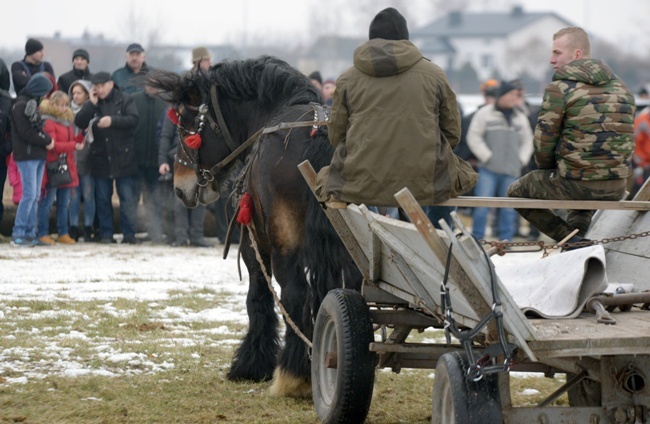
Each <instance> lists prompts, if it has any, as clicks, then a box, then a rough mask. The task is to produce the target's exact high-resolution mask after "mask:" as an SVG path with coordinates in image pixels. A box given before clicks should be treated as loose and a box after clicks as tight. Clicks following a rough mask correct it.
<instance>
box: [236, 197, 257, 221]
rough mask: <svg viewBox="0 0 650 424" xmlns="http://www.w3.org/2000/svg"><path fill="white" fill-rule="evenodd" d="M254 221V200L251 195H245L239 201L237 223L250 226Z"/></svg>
mask: <svg viewBox="0 0 650 424" xmlns="http://www.w3.org/2000/svg"><path fill="white" fill-rule="evenodd" d="M251 219H253V198H252V197H251V195H250V194H249V193H244V195H243V196H242V197H241V200H240V201H239V213H238V214H237V222H239V223H240V224H242V225H248V224H249V223H250V222H251Z"/></svg>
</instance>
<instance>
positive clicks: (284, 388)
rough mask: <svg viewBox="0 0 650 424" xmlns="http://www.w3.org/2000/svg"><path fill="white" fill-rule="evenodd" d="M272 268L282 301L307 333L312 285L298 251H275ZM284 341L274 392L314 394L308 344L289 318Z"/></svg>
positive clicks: (282, 394)
mask: <svg viewBox="0 0 650 424" xmlns="http://www.w3.org/2000/svg"><path fill="white" fill-rule="evenodd" d="M273 271H274V275H275V278H276V280H277V281H278V283H279V284H280V286H281V288H282V295H281V298H280V300H281V302H282V306H283V307H284V309H285V310H286V311H287V312H288V313H289V316H290V317H291V319H292V320H293V322H294V323H295V324H296V325H297V326H298V328H299V329H300V331H301V332H303V333H306V334H305V336H306V337H308V338H311V332H310V331H306V330H305V325H304V322H303V319H304V307H305V304H306V303H307V302H306V301H305V300H306V299H307V297H308V296H309V293H308V291H309V286H308V284H307V281H306V279H305V275H304V271H303V270H302V269H301V266H300V261H299V260H298V254H297V252H291V253H285V254H274V255H273ZM285 324H286V332H285V345H284V348H283V349H282V350H281V351H280V356H279V358H278V366H277V368H276V370H275V373H274V374H273V384H272V385H271V389H270V392H271V394H272V395H274V396H291V397H309V396H311V365H310V362H309V357H308V355H307V344H306V343H305V342H304V341H303V340H302V339H301V338H300V337H299V336H298V335H297V334H296V333H295V331H294V330H293V328H291V326H290V325H289V323H288V322H286V318H285Z"/></svg>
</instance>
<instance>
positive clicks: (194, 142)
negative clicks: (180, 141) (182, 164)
mask: <svg viewBox="0 0 650 424" xmlns="http://www.w3.org/2000/svg"><path fill="white" fill-rule="evenodd" d="M202 142H203V140H201V134H192V135H190V136H189V137H187V138H186V139H185V144H186V145H187V147H189V148H190V149H195V150H196V149H198V148H199V147H201V143H202Z"/></svg>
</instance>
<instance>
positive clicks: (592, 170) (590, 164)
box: [508, 27, 636, 250]
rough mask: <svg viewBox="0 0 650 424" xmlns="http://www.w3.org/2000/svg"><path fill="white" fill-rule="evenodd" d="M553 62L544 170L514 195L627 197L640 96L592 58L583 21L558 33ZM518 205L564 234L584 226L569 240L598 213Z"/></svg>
mask: <svg viewBox="0 0 650 424" xmlns="http://www.w3.org/2000/svg"><path fill="white" fill-rule="evenodd" d="M550 64H551V65H552V66H553V70H554V71H555V74H554V75H553V81H552V82H551V83H550V84H549V85H548V86H547V87H546V90H545V92H544V98H543V100H542V108H541V111H540V113H539V119H538V121H537V126H536V127H535V139H534V147H535V162H536V163H537V167H538V168H539V169H538V170H536V171H532V172H529V173H528V174H526V175H524V176H523V177H521V178H520V179H519V180H517V181H516V182H515V183H514V184H512V185H511V186H510V189H509V190H508V196H510V197H526V198H532V199H556V200H620V199H621V198H622V197H623V195H624V194H625V189H626V183H627V181H626V180H627V178H628V176H629V175H630V159H631V156H632V152H633V151H634V114H635V111H636V106H635V103H634V96H633V95H632V93H631V92H630V90H629V89H628V88H627V86H626V85H625V83H624V82H623V81H622V80H621V79H620V78H619V77H617V76H616V75H615V74H614V73H613V72H612V70H611V69H610V68H609V66H607V64H606V63H605V62H603V61H601V60H598V59H592V58H591V53H590V42H589V36H588V35H587V33H586V32H585V31H584V30H583V29H582V28H578V27H568V28H564V29H561V30H560V31H558V32H556V33H555V34H553V44H552V50H551V57H550ZM517 212H519V214H520V215H521V216H522V217H523V218H525V219H527V220H528V221H529V222H530V223H531V224H533V225H534V226H535V227H537V228H538V229H539V230H540V231H541V232H542V233H544V234H546V235H547V236H549V237H551V238H552V239H554V240H557V241H561V240H563V239H565V238H566V237H567V236H569V235H570V234H571V233H572V232H573V231H574V230H575V229H577V230H578V233H577V234H576V235H574V236H572V237H571V238H570V239H569V240H568V242H569V243H578V242H581V241H583V240H584V236H585V234H586V232H587V230H588V229H589V226H590V225H591V217H592V215H593V213H594V211H582V210H570V211H568V213H567V216H566V219H564V218H562V217H560V216H559V215H556V214H555V213H554V212H553V211H552V210H549V209H518V210H517ZM579 246H580V245H573V246H569V247H568V249H567V250H569V249H572V248H576V247H579Z"/></svg>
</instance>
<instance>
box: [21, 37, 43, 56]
mask: <svg viewBox="0 0 650 424" xmlns="http://www.w3.org/2000/svg"><path fill="white" fill-rule="evenodd" d="M41 50H43V43H41V42H40V41H38V40H35V39H33V38H30V39H29V40H27V43H25V55H27V56H30V55H33V54H34V53H36V52H40V51H41Z"/></svg>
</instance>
